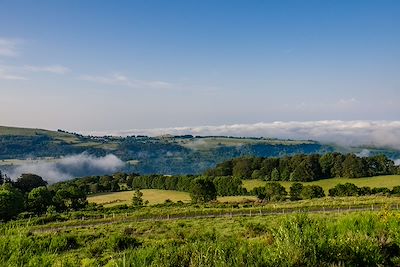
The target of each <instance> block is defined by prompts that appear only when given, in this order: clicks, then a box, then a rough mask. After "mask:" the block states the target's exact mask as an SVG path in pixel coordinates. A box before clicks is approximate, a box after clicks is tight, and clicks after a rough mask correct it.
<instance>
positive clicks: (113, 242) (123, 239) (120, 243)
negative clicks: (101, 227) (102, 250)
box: [110, 235, 141, 251]
mask: <svg viewBox="0 0 400 267" xmlns="http://www.w3.org/2000/svg"><path fill="white" fill-rule="evenodd" d="M140 245H141V242H139V241H138V240H137V239H136V238H134V237H132V236H126V235H115V236H113V237H112V238H111V239H110V247H111V249H113V250H114V251H122V250H125V249H129V248H136V247H139V246H140Z"/></svg>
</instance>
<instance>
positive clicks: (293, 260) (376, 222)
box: [0, 207, 400, 267]
mask: <svg viewBox="0 0 400 267" xmlns="http://www.w3.org/2000/svg"><path fill="white" fill-rule="evenodd" d="M164 209H168V207H164ZM135 212H140V211H133V212H132V213H135ZM399 219H400V213H399V212H398V211H390V210H388V209H381V210H377V211H374V212H372V211H369V212H367V211H364V212H362V213H360V212H344V213H320V214H304V213H303V214H296V215H274V216H253V217H223V218H202V219H199V218H191V219H175V220H161V221H160V220H151V221H124V220H115V221H112V222H111V223H110V222H107V223H96V224H94V223H93V224H84V223H83V222H82V223H81V224H80V225H79V226H77V227H73V228H71V227H68V225H69V221H66V222H59V223H58V225H60V226H61V227H59V228H54V227H51V226H50V227H49V225H47V224H44V225H31V222H29V221H26V220H20V221H14V222H9V223H6V224H3V225H0V251H2V253H1V254H0V262H1V263H2V264H3V265H2V266H121V267H122V266H124V267H125V266H221V267H222V266H378V265H379V266H398V264H400V259H399V258H398V256H397V255H399V244H400V234H399V233H400V220H399ZM94 222H95V221H94ZM50 225H51V224H50Z"/></svg>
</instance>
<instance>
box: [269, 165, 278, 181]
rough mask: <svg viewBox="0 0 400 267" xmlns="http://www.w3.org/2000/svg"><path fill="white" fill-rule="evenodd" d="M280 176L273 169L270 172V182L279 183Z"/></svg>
mask: <svg viewBox="0 0 400 267" xmlns="http://www.w3.org/2000/svg"><path fill="white" fill-rule="evenodd" d="M279 180H280V174H279V171H278V169H277V168H274V169H273V170H272V172H271V181H279Z"/></svg>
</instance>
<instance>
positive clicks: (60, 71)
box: [24, 65, 70, 74]
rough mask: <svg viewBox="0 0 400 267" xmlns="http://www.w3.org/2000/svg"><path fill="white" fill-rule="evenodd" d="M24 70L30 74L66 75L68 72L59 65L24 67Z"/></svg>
mask: <svg viewBox="0 0 400 267" xmlns="http://www.w3.org/2000/svg"><path fill="white" fill-rule="evenodd" d="M24 70H26V71H30V72H48V73H54V74H66V73H68V72H69V71H70V69H69V68H67V67H64V66H61V65H51V66H31V65H26V66H24Z"/></svg>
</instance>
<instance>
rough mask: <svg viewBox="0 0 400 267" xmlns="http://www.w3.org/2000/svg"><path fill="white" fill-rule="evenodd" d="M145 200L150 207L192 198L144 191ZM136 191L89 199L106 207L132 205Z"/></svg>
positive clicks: (176, 192) (94, 196) (160, 191)
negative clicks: (166, 201) (168, 201)
mask: <svg viewBox="0 0 400 267" xmlns="http://www.w3.org/2000/svg"><path fill="white" fill-rule="evenodd" d="M141 192H142V193H143V200H144V201H146V200H147V201H149V204H150V205H154V204H160V203H164V202H165V200H167V199H169V200H171V201H173V202H176V201H182V202H189V201H190V196H189V194H188V193H186V192H179V191H173V190H158V189H143V190H141ZM133 193H134V191H123V192H114V193H104V194H96V195H93V196H89V197H88V201H89V203H90V202H92V203H97V204H102V205H104V206H106V207H108V206H113V205H120V204H127V205H130V204H131V202H132V196H133Z"/></svg>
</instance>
